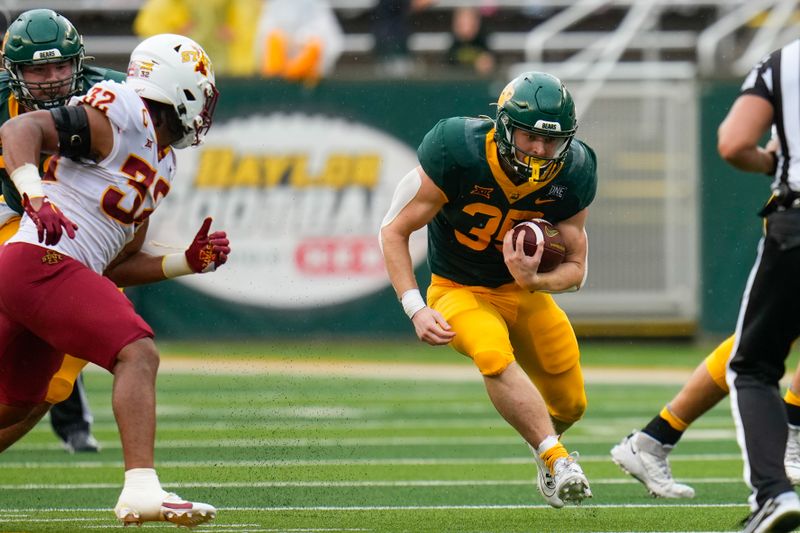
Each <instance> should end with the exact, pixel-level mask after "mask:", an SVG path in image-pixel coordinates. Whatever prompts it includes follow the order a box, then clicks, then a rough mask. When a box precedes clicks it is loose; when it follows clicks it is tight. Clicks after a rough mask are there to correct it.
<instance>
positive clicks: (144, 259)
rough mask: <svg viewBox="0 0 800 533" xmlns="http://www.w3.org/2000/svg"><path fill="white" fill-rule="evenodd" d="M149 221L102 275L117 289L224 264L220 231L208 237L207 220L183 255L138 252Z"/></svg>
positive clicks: (225, 257)
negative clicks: (114, 284)
mask: <svg viewBox="0 0 800 533" xmlns="http://www.w3.org/2000/svg"><path fill="white" fill-rule="evenodd" d="M148 224H149V220H146V221H145V222H143V223H142V224H141V226H139V229H138V230H137V231H136V234H135V235H134V238H133V240H131V242H129V243H128V244H127V245H126V246H125V248H123V249H122V251H121V252H120V253H119V255H117V257H116V258H114V260H113V261H112V262H111V263H110V264H109V265H108V268H106V270H105V272H103V274H104V275H105V276H106V277H108V278H109V279H111V281H113V282H114V283H116V284H117V286H118V287H131V286H133V285H143V284H145V283H154V282H156V281H162V280H165V279H170V278H176V277H178V276H186V275H189V274H203V273H205V272H213V271H214V270H216V269H217V268H218V267H220V266H222V265H224V264H225V263H226V262H227V261H228V255H229V254H230V253H231V248H230V242H229V241H228V235H227V234H226V233H225V232H224V231H215V232H213V233H209V229H211V217H208V218H206V219H205V220H204V221H203V224H202V226H201V227H200V230H199V231H198V232H197V235H195V237H194V239H193V240H192V242H191V244H190V245H189V247H188V248H187V249H186V251H185V252H182V253H177V254H167V255H153V254H150V253H148V252H145V251H143V250H142V246H143V245H144V242H145V237H146V235H147V227H148Z"/></svg>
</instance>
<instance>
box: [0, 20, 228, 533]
mask: <svg viewBox="0 0 800 533" xmlns="http://www.w3.org/2000/svg"><path fill="white" fill-rule="evenodd" d="M217 97H218V92H217V90H216V87H215V86H214V74H213V70H212V66H211V62H210V60H209V59H208V56H207V55H206V54H205V52H204V51H203V49H202V48H201V47H200V46H199V45H198V44H197V43H195V42H194V41H192V40H191V39H188V38H186V37H183V36H179V35H169V34H165V35H157V36H154V37H151V38H149V39H146V40H145V41H143V42H142V43H141V44H140V45H139V46H137V47H136V49H135V50H134V51H133V53H132V54H131V61H130V65H129V68H128V77H127V80H126V83H125V84H119V83H116V82H113V81H105V82H101V83H99V84H97V85H95V86H94V87H93V88H92V89H91V90H90V91H89V92H88V93H87V94H86V95H85V96H82V97H76V98H73V100H72V101H71V102H70V105H68V106H63V107H58V108H55V109H53V110H49V111H35V112H31V113H26V114H24V115H20V116H18V117H16V118H14V119H12V120H10V121H8V122H6V123H5V124H4V125H3V126H2V128H0V142H2V145H3V150H4V159H5V164H6V168H7V169H8V171H9V173H10V175H11V179H12V180H13V181H14V184H15V185H16V187H17V189H18V190H19V191H20V193H21V194H22V196H23V203H24V207H25V215H24V216H23V219H22V222H21V224H20V229H19V231H18V233H17V234H16V235H15V236H14V237H13V238H12V239H10V240H9V242H8V243H7V244H6V246H4V247H3V248H2V249H0V279H14V280H15V281H14V283H7V284H2V285H1V286H0V367H1V368H3V372H0V427H7V426H10V425H12V424H14V423H15V422H17V421H19V420H22V419H24V418H25V417H26V416H27V414H28V413H29V411H30V409H31V408H32V407H33V406H36V405H38V404H39V403H41V402H42V400H43V399H44V395H45V393H46V392H47V386H48V382H49V380H50V376H52V375H53V373H54V372H55V371H56V370H57V369H58V367H59V365H60V363H61V359H62V357H63V354H64V353H70V354H74V355H75V356H77V357H80V358H83V359H86V360H88V361H91V362H93V363H95V364H96V365H98V366H101V367H103V368H105V369H107V370H109V371H110V372H111V373H113V374H114V389H113V395H112V404H113V409H114V415H115V418H116V420H117V425H118V427H119V432H120V438H121V442H122V450H123V457H124V462H125V484H124V487H123V489H122V493H121V494H120V496H119V500H118V502H117V505H116V507H115V512H116V515H117V517H118V518H119V519H120V520H122V521H123V522H124V523H126V524H128V523H138V524H141V523H142V522H147V521H164V520H166V521H170V522H174V523H176V524H179V525H184V526H195V525H198V524H200V523H203V522H206V521H207V520H210V519H212V518H213V517H214V516H215V514H216V509H214V507H212V506H211V505H208V504H204V503H195V502H188V501H185V500H183V499H182V498H180V497H178V496H177V495H175V494H171V493H167V492H166V491H164V490H163V489H162V487H161V484H160V482H159V479H158V476H157V474H156V471H155V468H154V440H155V380H156V372H157V369H158V361H159V356H158V351H157V350H156V347H155V344H154V342H153V332H152V330H151V329H150V327H149V326H148V325H147V324H146V323H145V322H144V320H143V319H142V318H141V317H139V315H138V314H136V312H135V311H134V309H133V306H132V305H131V303H130V302H129V301H128V299H127V298H126V297H125V296H124V295H123V294H122V293H121V292H120V291H118V290H117V288H116V286H115V285H114V283H112V282H111V281H110V280H109V279H108V278H107V277H104V276H103V274H104V273H105V274H107V275H109V276H111V277H113V278H114V280H115V281H117V282H118V283H120V284H122V285H127V284H133V283H146V282H151V281H157V280H161V279H166V278H171V277H175V276H179V275H184V274H191V273H195V272H202V271H208V270H213V269H214V268H216V267H217V266H219V265H221V264H223V263H224V262H225V261H226V260H227V254H228V253H229V252H230V248H229V247H228V245H227V238H226V237H225V235H224V233H222V232H218V233H215V234H212V235H209V236H207V237H206V238H200V239H195V242H193V245H192V246H190V249H189V250H187V252H186V253H180V254H170V255H166V256H163V257H156V256H152V255H149V254H146V253H144V252H142V251H141V246H142V243H143V242H144V238H145V234H146V231H147V221H148V217H149V215H150V214H151V213H152V212H153V211H154V210H155V209H156V207H157V206H158V204H159V203H160V201H161V200H162V199H163V198H164V196H166V195H167V194H168V193H169V190H170V184H171V181H172V179H173V176H174V173H175V155H174V153H173V152H172V148H185V147H187V146H193V145H197V144H200V143H201V142H202V140H203V136H204V134H205V133H206V132H207V131H208V128H209V127H210V126H211V119H212V114H213V111H214V106H215V104H216V100H217ZM40 152H44V153H54V154H57V156H56V157H54V160H53V161H52V163H51V164H50V165H49V167H48V171H47V173H46V175H45V176H44V177H40V175H39V171H38V167H37V163H38V162H39V158H40ZM210 223H211V220H210V219H206V221H205V222H204V224H203V228H201V232H200V234H198V236H199V237H200V236H201V235H202V234H203V233H204V232H205V234H206V235H207V232H208V229H209V226H210ZM63 233H66V236H64V235H63ZM215 235H216V236H217V237H218V238H217V239H214V236H215ZM220 235H221V236H220ZM215 240H216V242H214V241H215ZM126 280H127V281H126Z"/></svg>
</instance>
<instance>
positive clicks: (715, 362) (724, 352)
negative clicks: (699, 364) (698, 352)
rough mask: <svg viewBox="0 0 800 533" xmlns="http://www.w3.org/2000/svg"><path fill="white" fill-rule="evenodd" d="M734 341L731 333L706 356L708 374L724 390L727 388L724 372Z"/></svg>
mask: <svg viewBox="0 0 800 533" xmlns="http://www.w3.org/2000/svg"><path fill="white" fill-rule="evenodd" d="M734 341H735V339H734V336H733V335H731V336H730V337H728V338H727V339H725V340H724V341H723V342H722V343H720V345H719V346H717V347H716V348H715V349H714V351H713V352H711V353H710V354H709V355H708V357H706V370H708V375H709V376H711V379H713V380H714V383H716V384H717V386H718V387H719V388H720V389H722V390H724V391H727V390H728V383H727V382H726V381H725V373H726V371H727V367H728V361H729V360H730V358H731V357H732V356H733V354H732V351H733V343H734Z"/></svg>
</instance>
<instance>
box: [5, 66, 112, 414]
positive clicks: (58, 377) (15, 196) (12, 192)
mask: <svg viewBox="0 0 800 533" xmlns="http://www.w3.org/2000/svg"><path fill="white" fill-rule="evenodd" d="M103 80H114V81H119V82H122V81H124V80H125V74H124V73H122V72H117V71H115V70H109V69H105V68H98V67H90V66H84V67H83V86H82V90H81V92H80V94H84V93H86V91H88V90H89V88H90V87H92V86H93V85H94V84H95V83H98V82H100V81H103ZM24 112H25V109H24V108H22V106H21V105H20V104H19V102H18V101H17V99H16V98H15V97H14V95H13V94H12V92H11V88H10V86H9V76H8V72H0V124H3V123H5V122H6V121H8V120H10V119H12V118H14V117H16V116H17V115H19V114H20V113H24ZM0 150H2V147H0ZM49 161H50V158H49V157H48V158H45V159H43V160H42V165H41V171H42V173H44V171H45V170H46V169H47V165H48V163H49ZM0 181H1V182H2V192H3V199H4V200H5V204H6V205H7V206H8V208H10V210H8V209H6V208H5V207H3V209H4V210H5V211H6V214H5V217H4V218H5V220H4V221H2V225H0V245H2V244H3V243H5V242H6V241H7V240H8V239H9V238H11V236H12V235H14V234H15V233H16V232H17V229H18V228H19V221H20V215H21V214H22V202H21V200H20V196H19V193H18V192H17V189H16V187H14V184H13V183H12V182H11V179H10V178H9V177H8V173H7V172H6V168H5V162H4V161H3V160H2V157H0ZM11 211H13V212H14V213H16V214H14V213H12V212H11ZM0 215H2V213H0ZM84 366H86V361H84V360H83V359H77V358H75V357H72V356H70V355H65V356H64V361H63V363H62V365H61V368H60V369H59V370H58V372H56V373H55V375H54V376H53V378H52V380H51V381H50V386H49V388H48V391H47V398H46V400H45V401H47V402H48V403H51V404H56V403H59V402H61V401H64V400H66V399H67V398H68V397H69V395H70V394H71V393H72V387H73V386H74V384H75V380H76V379H78V375H79V374H80V373H81V370H82V369H83V367H84Z"/></svg>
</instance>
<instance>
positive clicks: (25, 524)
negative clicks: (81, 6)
mask: <svg viewBox="0 0 800 533" xmlns="http://www.w3.org/2000/svg"><path fill="white" fill-rule="evenodd" d="M268 347H271V348H268ZM163 348H164V352H165V353H166V357H169V356H170V355H173V354H174V355H181V356H184V355H187V354H199V355H203V353H206V356H207V355H208V354H219V353H222V352H221V350H223V349H224V348H225V347H224V346H223V345H219V346H210V345H202V346H195V347H194V349H193V348H192V347H191V346H189V345H165V346H164V347H163ZM228 349H229V353H231V354H232V355H233V356H235V357H240V358H263V357H265V355H264V354H266V357H272V358H279V359H285V358H300V357H306V358H312V359H318V360H320V361H329V360H332V361H341V360H345V361H361V360H364V361H369V360H376V359H377V360H392V361H397V360H398V359H399V360H402V361H415V362H423V361H432V362H437V363H442V362H448V361H449V362H452V361H454V360H458V357H459V356H457V355H455V354H454V353H453V352H452V351H450V350H449V349H440V350H434V349H429V348H426V347H424V346H422V345H419V344H413V343H403V344H393V343H349V344H338V343H334V344H330V343H324V344H323V343H320V344H317V343H304V344H302V345H300V344H297V345H290V344H269V345H261V346H260V347H254V346H242V347H228ZM701 350H702V351H701ZM259 351H260V353H261V354H262V355H259ZM698 352H699V353H698ZM418 353H424V354H431V357H426V358H425V359H419V357H420V356H419V355H418ZM704 353H705V348H701V349H698V348H693V347H692V348H689V347H686V346H683V345H663V344H659V345H652V346H649V345H643V344H638V345H637V344H630V343H625V344H619V345H614V344H608V343H602V344H594V345H591V344H587V345H586V346H585V347H584V363H585V364H586V365H587V366H591V365H592V363H591V362H589V360H590V359H592V358H594V359H593V360H595V361H601V363H598V364H601V365H603V366H615V365H617V366H625V365H626V364H635V365H636V366H640V367H641V366H646V365H655V366H658V367H661V366H673V367H674V366H680V365H677V364H676V362H677V361H682V362H684V363H688V364H685V365H684V366H688V367H690V366H694V365H695V364H696V363H697V362H698V361H700V360H701V359H702V356H703V354H704ZM376 354H377V355H376ZM387 354H389V355H388V356H387ZM620 354H623V355H620ZM636 354H638V355H636ZM445 356H446V357H447V359H445ZM415 358H416V359H415ZM454 358H455V359H454ZM619 358H621V359H619ZM87 385H88V388H89V395H90V398H91V400H92V404H93V408H94V413H95V418H96V424H95V434H96V436H97V437H98V438H99V440H100V441H101V443H102V444H103V450H102V451H101V452H100V453H99V454H96V455H75V456H70V455H67V454H65V453H64V451H63V450H61V449H60V447H59V445H58V444H57V443H56V441H55V438H54V437H53V436H52V434H51V431H50V429H49V427H47V424H46V423H43V424H40V425H39V426H38V427H37V428H36V429H35V430H34V431H33V432H32V433H31V434H30V435H28V436H27V437H26V438H25V439H24V440H23V441H21V442H20V443H18V444H17V445H15V446H14V447H12V448H11V449H10V450H8V451H7V452H5V453H3V454H2V455H0V471H1V472H2V476H0V531H48V532H56V531H58V532H62V531H78V530H107V529H111V528H116V527H120V526H119V525H118V524H117V523H116V522H115V521H114V519H113V514H112V512H111V508H112V507H113V505H114V503H115V501H116V497H117V495H118V492H119V488H120V486H121V479H122V464H121V453H120V449H119V444H118V437H117V432H116V426H115V425H114V422H113V417H112V414H111V411H110V402H109V398H110V391H111V379H110V376H108V375H106V374H103V373H95V372H92V373H90V374H89V375H88V376H87ZM158 388H159V396H158V401H159V409H158V414H159V429H158V443H157V463H158V471H159V475H160V477H161V481H162V483H163V484H164V485H165V487H166V488H168V490H174V491H175V492H178V493H179V494H181V495H182V496H184V497H186V498H190V499H197V500H201V501H207V502H209V503H212V504H213V505H216V506H217V507H218V508H219V515H218V518H217V520H215V521H214V522H212V524H211V525H208V526H201V527H200V528H197V530H196V531H215V532H219V531H253V532H255V531H376V532H377V531H414V532H416V531H431V532H434V531H435V532H489V531H491V532H505V531H508V532H517V531H520V532H522V531H526V532H549V531H552V532H594V531H637V532H638V531H731V530H736V529H737V528H738V520H739V519H741V518H743V517H744V515H745V514H746V513H747V510H746V507H745V505H744V503H745V499H746V496H747V490H746V488H745V486H744V484H743V483H742V481H741V469H742V465H741V461H740V459H739V451H738V448H737V446H736V444H735V442H734V434H733V426H732V423H731V420H730V414H729V411H728V406H727V403H726V402H723V403H722V404H721V405H720V406H718V407H717V408H716V409H714V410H713V411H711V412H710V413H709V414H708V415H707V416H706V417H704V418H703V419H702V420H700V421H699V422H698V423H697V424H696V425H695V427H693V428H692V429H691V430H690V431H689V432H687V434H686V436H685V438H684V441H683V442H682V443H681V445H680V446H679V448H678V449H677V450H676V452H675V453H674V454H673V460H672V462H673V470H674V472H675V474H676V476H677V477H678V478H680V479H681V480H683V481H686V482H688V483H690V484H693V485H694V486H695V488H696V489H697V497H696V498H695V499H694V500H691V501H666V500H655V499H652V498H651V497H650V496H649V495H648V494H647V493H646V491H645V490H644V489H643V487H642V486H640V485H639V484H638V483H637V482H635V481H633V480H631V479H630V478H628V477H627V476H625V475H623V474H622V473H621V472H620V471H619V470H618V469H617V467H616V466H615V465H613V464H612V463H611V461H610V459H609V458H608V450H609V449H610V448H611V446H612V445H613V444H614V443H616V442H617V441H618V440H619V439H620V438H621V437H622V436H624V435H625V434H626V433H627V432H628V431H629V430H630V429H632V428H635V427H641V426H642V425H643V424H644V423H645V422H646V421H647V420H649V419H650V418H651V417H652V416H653V415H654V414H655V413H656V412H657V411H658V409H660V407H661V406H662V405H663V403H664V402H665V401H667V400H668V399H669V398H671V396H672V395H673V394H674V393H675V392H676V391H677V388H678V387H677V386H675V385H668V386H664V385H644V384H641V385H630V384H613V383H612V384H605V383H603V384H592V383H589V384H588V396H589V402H590V403H589V410H588V411H587V413H586V416H585V418H584V420H582V421H581V422H580V423H579V424H577V425H576V426H575V427H574V428H573V429H571V430H570V431H569V432H568V433H567V435H566V436H565V438H564V442H565V444H566V445H567V447H568V448H570V449H575V450H579V451H580V452H581V456H582V459H581V464H582V465H583V467H584V470H585V471H586V473H587V475H588V477H589V479H590V482H591V484H592V489H593V491H594V495H595V497H594V498H593V499H591V500H588V501H587V502H586V503H585V504H584V505H582V506H580V507H573V508H566V509H561V510H555V509H551V508H549V507H547V506H546V505H545V504H544V501H543V500H542V499H541V497H540V496H539V494H538V492H537V490H536V486H535V482H534V481H533V480H534V477H535V469H534V466H533V462H532V460H531V458H530V455H529V452H528V451H527V449H526V447H525V446H524V445H523V444H522V443H521V441H520V439H519V437H518V436H517V435H516V434H515V432H514V431H513V430H511V429H510V428H509V427H508V426H507V425H506V424H505V422H503V421H502V420H501V419H500V418H499V416H498V415H497V414H496V412H495V411H494V409H493V408H492V406H491V404H490V402H489V401H488V398H487V397H486V393H485V391H484V389H483V385H482V383H481V380H480V377H479V376H478V375H477V374H476V375H475V377H474V379H470V380H467V381H436V380H425V381H420V380H413V379H396V378H393V377H392V376H391V375H390V374H387V375H385V376H381V377H378V378H375V377H373V378H371V379H364V378H356V377H318V376H316V377H315V376H303V375H297V376H287V375H283V376H270V375H265V374H244V375H208V374H200V375H186V374H169V373H167V374H163V375H161V376H160V377H159V383H158ZM145 527H146V528H147V530H153V531H157V530H160V529H162V528H165V527H169V528H170V530H174V529H173V526H167V525H162V524H146V526H145Z"/></svg>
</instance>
